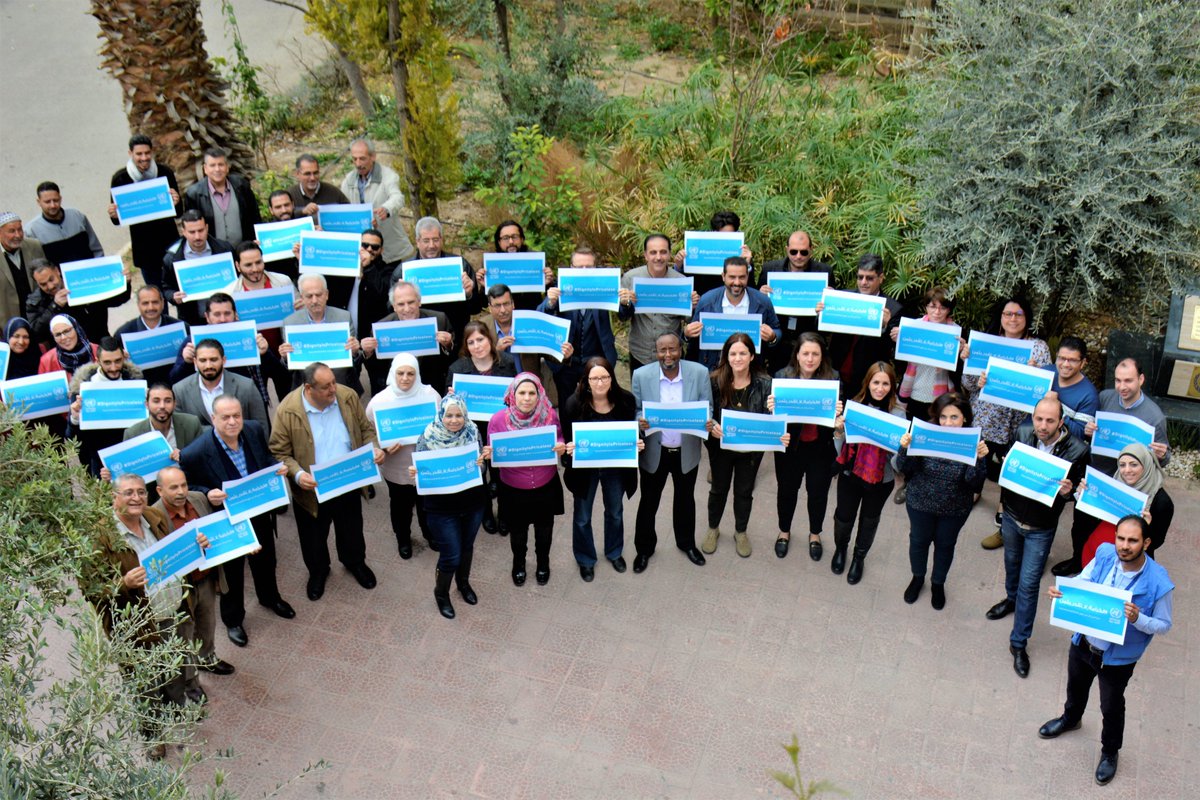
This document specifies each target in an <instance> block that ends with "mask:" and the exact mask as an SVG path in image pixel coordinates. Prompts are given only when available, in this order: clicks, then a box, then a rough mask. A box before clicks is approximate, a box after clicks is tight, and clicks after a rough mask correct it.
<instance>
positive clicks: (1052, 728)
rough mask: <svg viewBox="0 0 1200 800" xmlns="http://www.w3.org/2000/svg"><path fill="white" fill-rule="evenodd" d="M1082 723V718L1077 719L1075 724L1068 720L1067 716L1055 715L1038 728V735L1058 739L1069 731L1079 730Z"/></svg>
mask: <svg viewBox="0 0 1200 800" xmlns="http://www.w3.org/2000/svg"><path fill="white" fill-rule="evenodd" d="M1080 724H1081V721H1080V720H1075V723H1074V724H1070V723H1068V722H1067V720H1066V718H1065V717H1055V718H1054V719H1052V720H1050V721H1049V722H1047V723H1046V724H1045V725H1043V726H1042V727H1040V728H1038V736H1040V737H1042V738H1043V739H1056V738H1058V737H1059V736H1062V735H1063V734H1064V733H1066V732H1068V731H1077V730H1079V726H1080Z"/></svg>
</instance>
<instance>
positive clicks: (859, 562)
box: [846, 547, 867, 586]
mask: <svg viewBox="0 0 1200 800" xmlns="http://www.w3.org/2000/svg"><path fill="white" fill-rule="evenodd" d="M866 557H867V553H866V551H865V550H862V549H860V548H858V547H856V548H854V555H853V557H851V559H850V569H848V570H846V583H848V584H850V585H851V586H853V585H854V584H856V583H858V582H859V581H861V580H862V574H863V559H865V558H866Z"/></svg>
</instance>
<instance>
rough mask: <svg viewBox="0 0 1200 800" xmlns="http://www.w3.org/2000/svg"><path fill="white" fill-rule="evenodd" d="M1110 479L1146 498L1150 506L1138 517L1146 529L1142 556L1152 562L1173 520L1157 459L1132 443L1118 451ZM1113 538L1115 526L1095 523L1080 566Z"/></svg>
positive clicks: (1171, 503)
mask: <svg viewBox="0 0 1200 800" xmlns="http://www.w3.org/2000/svg"><path fill="white" fill-rule="evenodd" d="M1113 477H1114V478H1116V479H1117V480H1119V481H1121V482H1122V483H1124V484H1125V485H1126V486H1132V487H1133V488H1134V489H1137V490H1138V491H1139V492H1141V493H1142V494H1144V495H1146V496H1147V497H1149V498H1150V503H1149V505H1147V506H1146V510H1145V511H1144V512H1142V516H1143V517H1145V518H1146V524H1147V525H1149V526H1150V533H1149V534H1148V535H1149V538H1150V543H1149V544H1148V545H1146V555H1148V556H1150V557H1151V558H1153V557H1154V554H1155V551H1156V550H1158V548H1160V547H1162V543H1163V540H1164V539H1166V538H1167V530H1168V529H1169V528H1170V527H1171V521H1172V520H1173V519H1175V502H1174V501H1173V500H1172V499H1171V495H1169V494H1167V490H1166V487H1164V486H1163V478H1164V477H1165V476H1164V475H1163V471H1162V467H1160V466H1159V465H1158V459H1157V458H1155V457H1154V454H1153V453H1151V452H1150V449H1149V448H1148V447H1146V446H1145V445H1144V444H1140V443H1137V442H1134V443H1131V444H1127V445H1125V447H1124V449H1122V450H1121V455H1120V456H1118V457H1117V471H1116V472H1115V473H1113ZM1086 488H1087V481H1086V480H1083V481H1080V482H1079V491H1080V492H1082V491H1083V490H1084V489H1086ZM1116 535H1117V526H1116V525H1113V524H1112V523H1111V522H1104V521H1103V520H1096V529H1095V530H1093V531H1092V535H1091V536H1089V537H1088V540H1087V544H1085V545H1084V546H1083V563H1084V564H1086V563H1088V562H1089V561H1091V560H1092V558H1093V557H1094V556H1095V555H1096V548H1097V547H1099V546H1100V545H1102V544H1104V543H1105V542H1108V543H1110V544H1111V543H1112V542H1113V541H1115V539H1116Z"/></svg>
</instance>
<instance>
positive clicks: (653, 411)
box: [642, 400, 712, 439]
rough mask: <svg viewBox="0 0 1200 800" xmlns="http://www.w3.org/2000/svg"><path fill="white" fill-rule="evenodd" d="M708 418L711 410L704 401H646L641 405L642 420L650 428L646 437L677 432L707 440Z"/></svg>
mask: <svg viewBox="0 0 1200 800" xmlns="http://www.w3.org/2000/svg"><path fill="white" fill-rule="evenodd" d="M710 416H712V410H711V409H710V408H709V406H708V403H707V402H706V401H704V400H694V401H692V402H688V403H655V402H653V401H650V400H647V401H645V402H643V403H642V418H643V419H645V420H646V422H647V424H649V426H650V427H648V428H647V429H646V435H647V436H650V435H653V434H655V433H662V432H663V431H678V432H679V433H685V434H687V435H688V436H699V437H700V438H701V439H707V438H708V420H709V417H710Z"/></svg>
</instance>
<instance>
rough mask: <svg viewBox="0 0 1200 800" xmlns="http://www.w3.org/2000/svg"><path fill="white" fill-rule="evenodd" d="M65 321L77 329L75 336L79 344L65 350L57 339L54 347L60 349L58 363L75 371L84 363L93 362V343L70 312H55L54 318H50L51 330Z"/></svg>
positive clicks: (65, 368) (66, 368) (70, 370)
mask: <svg viewBox="0 0 1200 800" xmlns="http://www.w3.org/2000/svg"><path fill="white" fill-rule="evenodd" d="M63 323H66V324H68V325H70V326H71V327H72V328H74V329H75V336H76V337H78V339H79V344H77V345H76V346H75V349H74V350H64V349H62V347H60V346H59V344H58V340H57V339H55V340H54V349H56V350H58V363H59V364H61V365H62V368H63V369H64V370H66V371H67V372H74V371H75V370H77V369H79V368H80V367H82V366H83V365H84V364H90V363H92V343H91V342H89V341H88V338H87V334H86V333H84V332H83V328H81V327H80V325H79V323H78V322H76V321H75V318H74V317H72V316H71V315H70V314H55V315H54V318H53V319H51V320H50V331H51V332H53V331H54V328H55V326H56V325H61V324H63Z"/></svg>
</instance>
